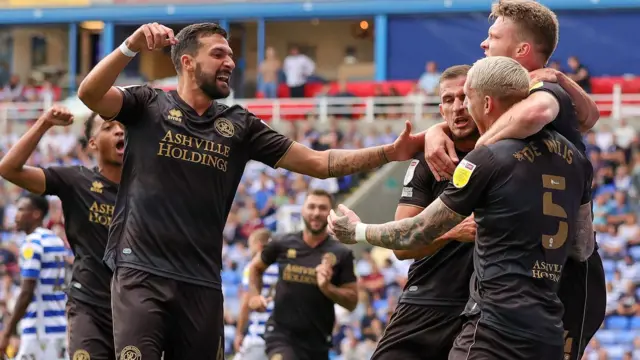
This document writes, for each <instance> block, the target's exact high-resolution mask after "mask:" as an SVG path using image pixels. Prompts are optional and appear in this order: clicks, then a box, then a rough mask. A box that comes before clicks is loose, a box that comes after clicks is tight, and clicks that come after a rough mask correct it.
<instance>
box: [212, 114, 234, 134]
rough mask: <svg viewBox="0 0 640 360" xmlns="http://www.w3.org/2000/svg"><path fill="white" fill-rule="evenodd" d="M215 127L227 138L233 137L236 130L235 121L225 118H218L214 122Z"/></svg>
mask: <svg viewBox="0 0 640 360" xmlns="http://www.w3.org/2000/svg"><path fill="white" fill-rule="evenodd" d="M213 127H214V128H215V129H216V131H217V132H218V134H220V135H222V136H224V137H226V138H230V137H233V134H235V132H236V130H235V127H233V123H231V121H229V120H227V119H225V118H220V119H216V121H215V122H214V123H213Z"/></svg>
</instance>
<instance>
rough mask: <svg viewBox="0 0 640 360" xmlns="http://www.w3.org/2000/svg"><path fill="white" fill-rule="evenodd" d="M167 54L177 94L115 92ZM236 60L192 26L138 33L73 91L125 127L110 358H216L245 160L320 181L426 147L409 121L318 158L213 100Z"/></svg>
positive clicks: (113, 248)
mask: <svg viewBox="0 0 640 360" xmlns="http://www.w3.org/2000/svg"><path fill="white" fill-rule="evenodd" d="M169 45H171V46H172V48H171V58H172V60H173V64H174V66H175V68H176V71H177V72H178V86H177V90H176V91H170V92H164V91H161V90H158V89H152V88H150V87H148V86H132V87H126V88H118V87H113V86H112V85H113V83H114V81H115V79H116V78H117V77H118V74H119V73H120V72H121V71H122V70H123V69H124V68H125V66H126V65H127V64H128V63H129V61H131V59H132V58H133V57H134V56H136V54H137V53H138V52H140V51H147V50H152V49H158V48H163V47H166V46H169ZM232 58H233V53H232V50H231V48H230V47H229V44H228V42H227V33H226V31H225V30H224V29H222V28H221V27H219V26H218V25H217V24H213V23H202V24H194V25H190V26H187V27H185V28H184V29H183V30H181V31H180V33H178V34H177V35H176V36H174V34H173V31H172V30H171V29H169V28H167V27H165V26H162V25H160V24H157V23H153V24H146V25H143V26H141V27H140V28H139V29H138V30H136V31H135V32H134V33H133V35H131V36H130V37H129V38H128V39H127V40H126V41H125V42H124V43H123V44H122V45H121V46H120V47H119V48H118V49H116V50H115V51H114V52H112V53H111V54H110V55H108V56H107V57H106V58H104V59H103V60H102V61H101V62H100V63H99V64H98V65H96V67H94V68H93V70H92V71H91V72H90V73H89V74H88V75H87V77H86V78H85V79H84V81H83V82H82V83H81V84H80V87H79V89H78V96H79V97H80V99H81V100H82V101H83V102H84V103H85V104H86V105H87V106H88V107H89V108H90V109H92V110H94V111H96V112H97V113H99V114H101V115H103V116H104V117H105V118H109V119H116V120H118V121H120V122H122V123H123V124H124V125H125V126H126V128H127V132H126V139H127V147H126V149H125V156H124V165H123V173H122V181H121V183H120V189H119V191H118V197H117V200H116V207H115V215H114V220H113V223H112V227H111V231H110V233H109V234H110V235H109V243H108V246H107V251H106V254H105V261H106V262H107V263H108V264H109V265H110V267H111V268H113V269H114V271H115V273H114V279H113V282H112V305H113V328H114V341H115V347H116V352H117V354H118V355H117V358H125V359H129V358H140V357H142V358H144V359H146V360H158V359H160V356H161V354H162V352H163V351H164V354H165V355H164V356H165V359H167V360H171V359H176V358H179V359H182V360H190V359H199V360H207V359H218V358H220V357H221V356H222V355H223V353H224V341H223V318H222V316H223V304H222V292H221V285H220V268H221V262H222V259H221V254H222V229H223V227H224V223H225V219H226V217H227V214H228V213H229V209H230V207H231V204H232V202H233V198H234V195H235V192H236V189H237V186H238V183H239V182H240V178H241V176H242V173H243V170H244V167H245V164H246V163H247V161H249V160H251V159H254V160H258V161H261V162H263V163H265V164H267V165H270V166H272V167H282V168H285V169H288V170H291V171H294V172H298V173H302V174H306V175H310V176H313V177H317V178H326V177H334V176H343V175H346V174H351V173H355V172H358V171H365V170H370V169H374V168H377V167H379V166H381V165H383V164H385V163H387V162H389V161H397V160H408V159H410V158H411V156H413V154H414V153H416V152H417V151H420V149H422V146H423V145H424V138H423V136H420V135H411V134H410V131H411V126H410V123H408V122H407V127H406V129H405V131H404V132H403V133H402V134H401V135H400V137H399V138H398V140H397V141H396V142H395V143H394V144H391V145H385V146H379V147H374V148H367V149H361V150H328V151H314V150H311V149H309V148H307V147H305V146H303V145H301V144H298V143H295V142H293V141H291V140H290V139H288V138H287V137H285V136H283V135H281V134H279V133H277V132H276V131H274V130H272V129H271V128H270V127H269V126H267V124H266V123H265V122H263V121H261V120H260V119H258V118H257V117H255V116H254V115H253V114H251V113H249V112H248V111H247V110H245V109H243V108H242V107H240V106H232V107H228V106H226V105H223V104H221V103H220V102H216V101H215V100H217V99H221V98H224V97H227V96H228V95H229V92H230V88H229V78H230V76H231V73H232V71H233V69H234V67H235V64H234V62H233V59H232ZM212 341H213V342H216V343H217V344H216V345H214V346H212Z"/></svg>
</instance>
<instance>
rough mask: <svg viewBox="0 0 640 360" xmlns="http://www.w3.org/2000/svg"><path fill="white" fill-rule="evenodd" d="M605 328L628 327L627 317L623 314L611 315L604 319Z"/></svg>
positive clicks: (619, 328)
mask: <svg viewBox="0 0 640 360" xmlns="http://www.w3.org/2000/svg"><path fill="white" fill-rule="evenodd" d="M606 324H607V326H606V328H607V329H613V330H627V329H629V319H628V318H626V317H624V316H611V317H609V318H608V319H607V320H606Z"/></svg>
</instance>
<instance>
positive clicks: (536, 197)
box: [329, 57, 595, 360]
mask: <svg viewBox="0 0 640 360" xmlns="http://www.w3.org/2000/svg"><path fill="white" fill-rule="evenodd" d="M528 90H529V76H528V74H527V72H526V70H525V69H524V68H523V67H522V66H520V65H519V64H518V63H517V62H516V61H515V60H513V59H510V58H507V57H489V58H485V59H482V60H479V61H478V62H476V64H474V66H473V67H472V68H471V70H469V74H468V75H467V80H466V82H465V85H464V92H465V95H466V100H465V102H466V103H467V107H468V109H469V113H470V114H471V116H472V117H473V118H474V120H475V121H476V124H477V125H478V129H479V130H480V133H481V134H482V133H485V132H486V131H487V130H489V129H491V127H492V126H493V124H494V123H495V122H496V121H497V119H498V118H499V117H500V116H501V115H502V114H503V113H504V112H505V111H507V110H508V109H509V108H510V107H511V106H513V105H514V104H516V103H517V102H519V101H521V100H522V99H524V98H525V97H526V96H527V95H528V93H529V91H528ZM561 101H570V99H569V98H568V97H566V99H561ZM590 170H591V166H590V164H589V162H588V160H587V159H586V157H584V156H583V155H582V153H581V152H580V151H578V149H577V148H576V147H575V146H574V145H573V144H571V143H570V142H569V141H568V140H566V139H565V138H564V137H562V136H561V135H559V134H558V133H557V132H556V131H554V130H543V131H541V132H539V133H538V134H535V135H533V136H530V137H528V138H526V139H523V140H515V139H508V140H501V141H498V142H496V143H495V144H491V145H488V146H481V147H477V148H476V149H475V150H474V151H472V152H471V153H469V155H467V156H466V157H465V158H464V160H462V161H461V162H460V164H459V165H458V167H457V168H456V170H455V172H454V174H453V181H452V183H451V184H450V185H449V186H448V187H447V189H446V190H445V191H444V193H443V194H442V195H440V197H439V198H438V199H436V200H435V201H434V202H432V203H431V205H429V206H428V207H427V208H426V209H425V210H424V211H423V212H421V213H420V214H419V215H418V216H416V217H414V218H410V219H405V220H401V221H395V222H391V223H387V224H383V225H366V224H362V223H360V220H359V219H358V217H357V215H355V213H353V211H351V210H349V209H347V208H346V207H344V206H343V207H342V208H341V210H342V212H343V213H344V214H345V216H342V217H337V216H336V214H335V213H333V212H332V214H331V217H330V225H329V226H330V229H331V230H332V231H333V232H334V233H335V234H336V236H337V237H338V239H340V240H341V241H343V242H346V243H354V242H356V241H364V242H369V243H371V244H373V245H377V246H384V247H388V248H392V249H410V248H413V247H417V246H424V245H428V244H430V243H433V242H434V240H438V237H439V236H441V235H442V234H444V233H445V232H446V231H448V230H449V229H451V228H452V227H453V226H455V225H457V224H459V223H461V222H462V221H463V220H464V219H465V218H466V217H468V216H470V215H471V214H472V213H473V214H474V217H475V221H476V223H477V226H478V229H477V238H476V247H475V253H474V269H475V271H474V274H473V275H474V276H473V278H472V282H471V289H470V290H471V291H470V293H471V297H470V300H469V303H468V304H467V307H466V309H465V315H466V316H467V319H468V321H467V323H466V324H465V326H464V328H463V331H462V333H461V334H460V335H459V336H458V338H456V341H455V344H454V348H453V349H452V351H451V353H450V354H449V359H452V360H458V359H497V360H499V359H522V360H525V359H527V360H528V359H530V360H534V359H536V360H538V359H560V358H562V356H563V348H564V338H563V328H562V314H563V306H562V303H561V302H560V300H559V299H558V295H557V288H558V284H559V281H560V277H561V275H562V268H563V265H564V263H565V261H566V259H567V255H568V256H571V257H574V258H576V259H577V260H579V261H583V260H586V259H587V257H588V256H589V255H590V254H591V252H592V251H593V247H594V243H595V240H594V238H593V225H592V223H591V179H592V174H591V172H590ZM585 174H589V176H586V175H585ZM579 204H582V205H579Z"/></svg>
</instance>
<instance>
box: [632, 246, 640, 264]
mask: <svg viewBox="0 0 640 360" xmlns="http://www.w3.org/2000/svg"><path fill="white" fill-rule="evenodd" d="M629 255H631V257H632V258H633V259H634V260H636V261H638V260H640V246H634V247H632V248H630V249H629Z"/></svg>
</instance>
